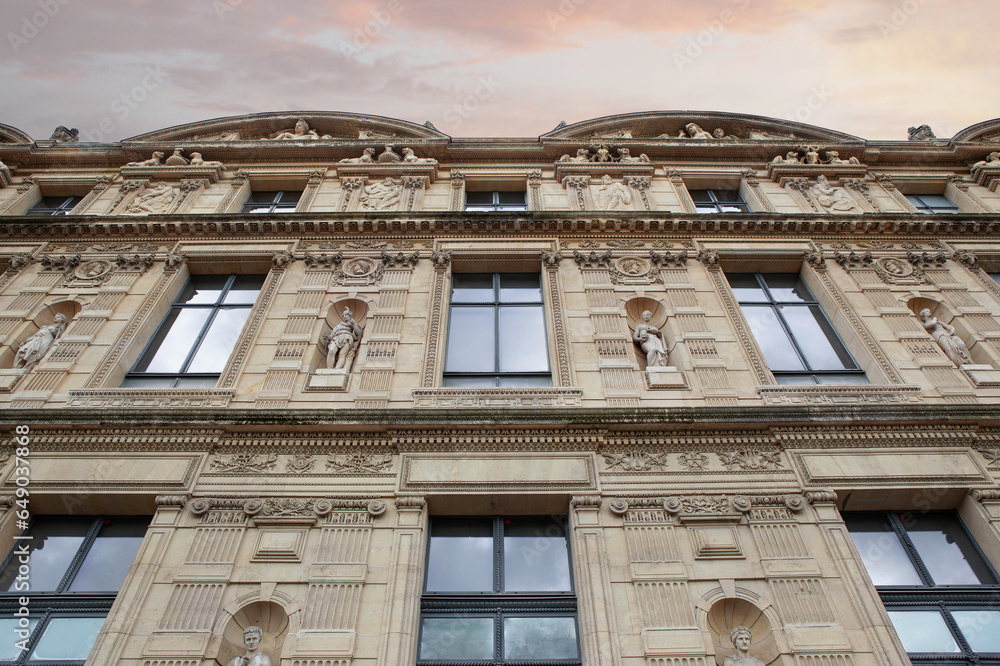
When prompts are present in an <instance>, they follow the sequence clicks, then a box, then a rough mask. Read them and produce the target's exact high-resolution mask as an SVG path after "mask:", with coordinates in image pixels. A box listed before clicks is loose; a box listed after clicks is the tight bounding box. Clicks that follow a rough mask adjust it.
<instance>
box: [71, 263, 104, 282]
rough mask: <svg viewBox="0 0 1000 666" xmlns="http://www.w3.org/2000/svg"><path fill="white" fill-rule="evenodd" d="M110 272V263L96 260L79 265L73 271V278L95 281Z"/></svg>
mask: <svg viewBox="0 0 1000 666" xmlns="http://www.w3.org/2000/svg"><path fill="white" fill-rule="evenodd" d="M110 270H111V262H110V261H103V260H100V259H96V260H94V261H88V262H86V263H83V264H80V265H79V266H77V267H76V270H74V271H73V276H74V277H76V278H78V279H80V280H96V279H97V278H99V277H103V276H104V275H105V274H107V273H108V271H110Z"/></svg>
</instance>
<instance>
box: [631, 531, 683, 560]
mask: <svg viewBox="0 0 1000 666" xmlns="http://www.w3.org/2000/svg"><path fill="white" fill-rule="evenodd" d="M625 539H626V541H627V543H628V553H629V559H630V560H631V561H632V562H676V561H678V559H679V558H678V556H677V547H676V544H675V542H674V528H673V527H670V526H665V525H649V526H635V527H625Z"/></svg>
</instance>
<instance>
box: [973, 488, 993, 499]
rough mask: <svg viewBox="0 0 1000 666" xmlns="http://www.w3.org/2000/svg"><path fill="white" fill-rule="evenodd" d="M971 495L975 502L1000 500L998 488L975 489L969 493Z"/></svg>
mask: <svg viewBox="0 0 1000 666" xmlns="http://www.w3.org/2000/svg"><path fill="white" fill-rule="evenodd" d="M969 494H970V495H972V499H974V500H976V501H977V502H988V501H991V500H1000V488H984V489H978V488H977V489H975V490H973V491H971V492H970V493H969Z"/></svg>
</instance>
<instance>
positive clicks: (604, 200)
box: [594, 174, 632, 210]
mask: <svg viewBox="0 0 1000 666" xmlns="http://www.w3.org/2000/svg"><path fill="white" fill-rule="evenodd" d="M594 203H595V204H596V208H597V209H598V210H619V209H621V210H628V209H629V206H630V204H631V203H632V193H631V192H630V191H629V188H627V187H625V185H624V184H623V183H622V182H620V181H615V180H613V179H612V178H611V176H609V175H608V174H604V176H602V177H601V184H600V186H598V188H597V193H596V195H595V196H594Z"/></svg>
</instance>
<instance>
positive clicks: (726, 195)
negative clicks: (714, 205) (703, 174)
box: [712, 190, 743, 203]
mask: <svg viewBox="0 0 1000 666" xmlns="http://www.w3.org/2000/svg"><path fill="white" fill-rule="evenodd" d="M712 193H713V194H714V195H715V199H716V200H717V201H723V202H725V203H743V197H741V196H740V191H739V190H712Z"/></svg>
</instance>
